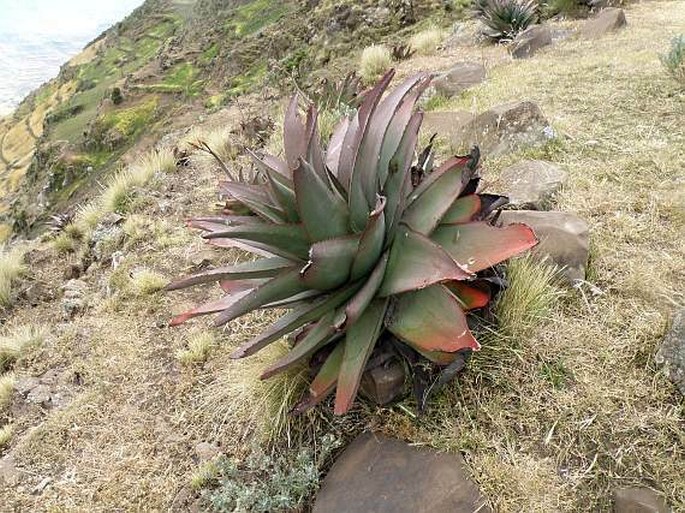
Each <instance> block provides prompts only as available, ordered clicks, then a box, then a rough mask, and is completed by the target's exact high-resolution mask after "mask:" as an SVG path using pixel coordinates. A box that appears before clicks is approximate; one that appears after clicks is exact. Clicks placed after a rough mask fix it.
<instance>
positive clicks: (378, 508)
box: [313, 433, 492, 513]
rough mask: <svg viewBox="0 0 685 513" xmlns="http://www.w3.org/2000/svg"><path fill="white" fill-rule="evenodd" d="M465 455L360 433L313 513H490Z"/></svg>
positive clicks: (331, 475)
mask: <svg viewBox="0 0 685 513" xmlns="http://www.w3.org/2000/svg"><path fill="white" fill-rule="evenodd" d="M464 466H465V465H464V460H463V458H462V457H461V455H458V454H448V453H439V452H436V451H435V450H433V449H428V448H417V447H411V446H410V445H408V444H406V443H405V442H402V441H399V440H393V439H391V438H386V437H384V436H381V435H374V434H371V433H365V434H363V435H360V436H359V437H358V438H357V439H356V440H355V441H354V442H352V443H351V444H350V446H349V447H348V448H347V449H346V450H345V451H344V452H343V454H342V455H341V456H340V457H339V458H338V460H337V461H336V462H335V464H334V465H333V467H332V468H331V470H330V472H329V473H328V475H327V476H326V478H325V479H324V482H323V485H322V486H321V489H320V490H319V493H318V494H317V498H316V502H315V503H314V509H313V513H333V512H340V513H343V512H344V513H371V512H373V513H473V512H475V511H478V512H479V513H490V512H491V511H492V510H491V509H490V508H489V507H488V505H487V503H486V500H485V499H484V498H483V496H482V495H481V494H480V491H479V490H478V487H477V486H476V485H475V483H474V482H473V481H471V480H470V479H469V478H468V477H467V474H466V471H465V470H464Z"/></svg>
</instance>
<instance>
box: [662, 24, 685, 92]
mask: <svg viewBox="0 0 685 513" xmlns="http://www.w3.org/2000/svg"><path fill="white" fill-rule="evenodd" d="M661 62H662V64H663V65H664V67H665V68H666V71H667V72H668V74H669V75H671V76H672V77H673V78H674V79H676V80H677V81H678V82H679V83H680V84H681V85H682V86H683V87H685V36H683V35H682V34H681V35H679V36H678V37H674V38H673V40H672V41H671V48H670V49H669V51H668V53H666V54H664V55H662V56H661Z"/></svg>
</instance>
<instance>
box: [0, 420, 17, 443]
mask: <svg viewBox="0 0 685 513" xmlns="http://www.w3.org/2000/svg"><path fill="white" fill-rule="evenodd" d="M13 435H14V428H13V427H12V425H11V424H7V425H5V426H2V427H0V449H2V448H3V447H5V445H7V444H8V443H10V440H12V436H13Z"/></svg>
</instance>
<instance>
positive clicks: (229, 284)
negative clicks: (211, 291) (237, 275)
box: [219, 278, 268, 294]
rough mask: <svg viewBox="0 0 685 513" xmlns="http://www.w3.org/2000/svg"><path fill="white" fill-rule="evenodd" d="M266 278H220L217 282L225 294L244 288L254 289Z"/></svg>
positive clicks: (237, 292) (242, 290)
mask: <svg viewBox="0 0 685 513" xmlns="http://www.w3.org/2000/svg"><path fill="white" fill-rule="evenodd" d="M267 279H268V278H260V279H253V280H222V281H220V282H219V287H220V288H221V290H223V291H224V292H226V293H227V294H239V293H241V292H245V291H246V290H252V289H256V288H257V287H258V286H260V285H261V284H262V283H266V282H267Z"/></svg>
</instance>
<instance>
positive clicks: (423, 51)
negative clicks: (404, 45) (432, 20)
mask: <svg viewBox="0 0 685 513" xmlns="http://www.w3.org/2000/svg"><path fill="white" fill-rule="evenodd" d="M444 39H445V32H444V31H443V30H441V29H439V28H437V27H431V28H428V29H426V30H424V31H422V32H419V33H417V34H414V35H413V36H412V37H411V39H410V40H409V46H410V47H411V49H412V50H414V51H415V52H416V53H417V54H419V55H433V54H434V53H436V52H437V51H438V48H439V47H440V45H441V44H442V42H443V40H444Z"/></svg>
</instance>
